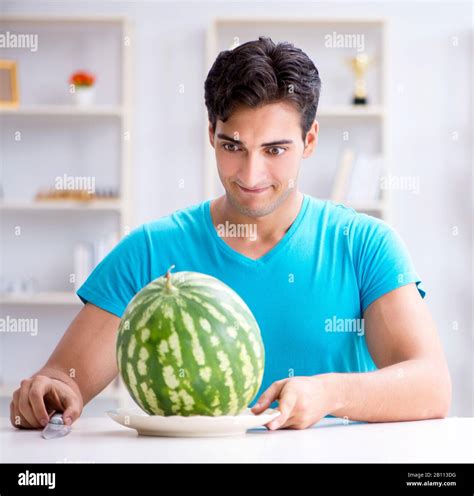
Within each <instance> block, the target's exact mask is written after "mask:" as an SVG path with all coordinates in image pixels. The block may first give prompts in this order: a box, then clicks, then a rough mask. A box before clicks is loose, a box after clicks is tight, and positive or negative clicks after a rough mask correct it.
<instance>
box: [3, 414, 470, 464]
mask: <svg viewBox="0 0 474 496" xmlns="http://www.w3.org/2000/svg"><path fill="white" fill-rule="evenodd" d="M0 462H7V463H8V462H20V463H21V462H24V463H31V462H33V463H35V462H52V463H58V462H63V463H77V462H83V463H102V462H132V463H133V462H153V463H154V462H178V463H179V462H186V463H189V462H201V463H202V462H204V463H205V462H250V463H255V462H270V463H272V462H289V463H294V462H296V463H297V462H316V463H317V462H320V463H328V462H331V463H346V462H353V463H365V462H373V463H473V462H474V419H473V418H456V417H453V418H447V419H439V420H422V421H416V422H392V423H379V424H375V423H372V424H368V423H358V422H349V423H347V422H345V421H343V420H342V419H335V418H327V419H323V420H321V421H320V422H319V423H317V424H316V425H314V426H313V427H312V428H310V429H305V430H300V431H297V430H277V431H268V430H267V429H265V428H258V429H253V430H250V431H247V434H245V435H242V436H236V437H225V438H164V437H145V436H143V437H142V436H138V435H137V433H136V431H134V430H132V429H128V428H126V427H122V426H120V425H118V424H116V423H115V422H113V421H112V420H111V419H109V418H108V417H105V416H104V418H87V417H82V418H80V419H79V420H77V421H76V422H75V423H74V425H73V431H72V432H71V433H70V434H69V435H68V436H66V437H64V438H61V439H55V440H49V441H47V440H45V439H43V438H42V437H41V433H40V431H29V430H17V429H14V428H13V427H12V426H11V425H10V422H9V420H8V419H6V418H2V419H0Z"/></svg>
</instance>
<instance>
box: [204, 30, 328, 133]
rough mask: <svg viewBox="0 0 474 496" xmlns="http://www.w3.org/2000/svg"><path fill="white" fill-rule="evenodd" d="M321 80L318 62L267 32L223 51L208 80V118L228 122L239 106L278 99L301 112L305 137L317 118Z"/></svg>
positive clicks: (206, 100)
mask: <svg viewBox="0 0 474 496" xmlns="http://www.w3.org/2000/svg"><path fill="white" fill-rule="evenodd" d="M320 89H321V80H320V79H319V72H318V69H317V68H316V66H315V65H314V63H313V61H312V60H311V59H310V58H309V57H308V56H307V55H306V53H304V52H303V51H302V50H301V49H299V48H296V47H295V46H294V45H293V44H292V43H288V42H286V41H284V42H279V43H278V44H277V45H275V43H274V42H273V41H272V40H271V39H270V38H269V37H267V36H260V37H259V38H258V40H255V41H249V42H247V43H244V44H243V45H240V46H237V47H236V48H234V49H233V50H225V51H222V52H220V53H219V55H218V56H217V58H216V60H215V62H214V64H213V65H212V67H211V70H210V71H209V74H208V75H207V78H206V81H205V83H204V98H205V102H206V107H207V112H208V116H209V122H210V123H211V125H212V128H213V129H214V131H215V129H216V123H217V119H220V120H222V121H223V122H225V121H226V120H227V119H228V118H229V116H230V114H231V113H232V111H233V110H234V109H235V108H236V107H237V106H239V105H247V106H249V107H258V106H261V105H265V104H268V103H274V102H278V101H289V102H292V103H294V104H296V106H297V108H298V109H299V110H300V112H301V128H302V130H303V141H304V140H305V138H306V133H307V132H308V131H309V129H310V127H311V125H312V123H313V121H314V119H315V117H316V110H317V108H318V102H319V92H320Z"/></svg>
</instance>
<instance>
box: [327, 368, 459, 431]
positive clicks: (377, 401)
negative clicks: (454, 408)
mask: <svg viewBox="0 0 474 496" xmlns="http://www.w3.org/2000/svg"><path fill="white" fill-rule="evenodd" d="M325 377H326V381H327V386H328V388H329V389H330V390H331V391H332V392H333V394H334V397H333V401H332V404H333V406H334V408H333V410H332V411H331V412H330V414H331V415H334V416H336V417H348V418H349V419H351V420H359V421H366V422H391V421H403V420H421V419H430V418H443V417H446V416H447V415H448V411H449V407H450V403H451V381H450V377H449V372H448V370H446V368H445V367H442V366H440V367H437V366H436V365H433V363H432V362H430V361H428V360H421V359H418V360H407V361H404V362H400V363H397V364H395V365H391V366H389V367H385V368H382V369H379V370H377V371H374V372H364V373H333V374H325Z"/></svg>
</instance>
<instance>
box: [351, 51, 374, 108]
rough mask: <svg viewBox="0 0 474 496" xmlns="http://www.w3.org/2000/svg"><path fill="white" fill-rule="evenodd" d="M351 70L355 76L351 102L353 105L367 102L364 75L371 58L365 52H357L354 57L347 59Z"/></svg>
mask: <svg viewBox="0 0 474 496" xmlns="http://www.w3.org/2000/svg"><path fill="white" fill-rule="evenodd" d="M349 62H350V64H351V67H352V70H353V72H354V76H355V86H354V97H353V99H352V103H353V104H354V105H366V104H367V84H366V81H365V79H364V75H365V73H366V71H367V68H368V67H369V65H370V64H371V63H372V59H371V58H370V57H369V56H368V55H367V54H366V53H359V54H358V55H356V56H355V57H353V58H351V59H349Z"/></svg>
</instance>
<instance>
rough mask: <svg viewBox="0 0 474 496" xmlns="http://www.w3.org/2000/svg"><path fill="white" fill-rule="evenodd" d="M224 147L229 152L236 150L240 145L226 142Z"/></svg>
mask: <svg viewBox="0 0 474 496" xmlns="http://www.w3.org/2000/svg"><path fill="white" fill-rule="evenodd" d="M228 147H231V148H230V149H229V148H228ZM222 148H224V150H226V151H228V152H236V151H238V150H239V148H238V146H237V145H234V144H233V143H224V144H223V145H222Z"/></svg>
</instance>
